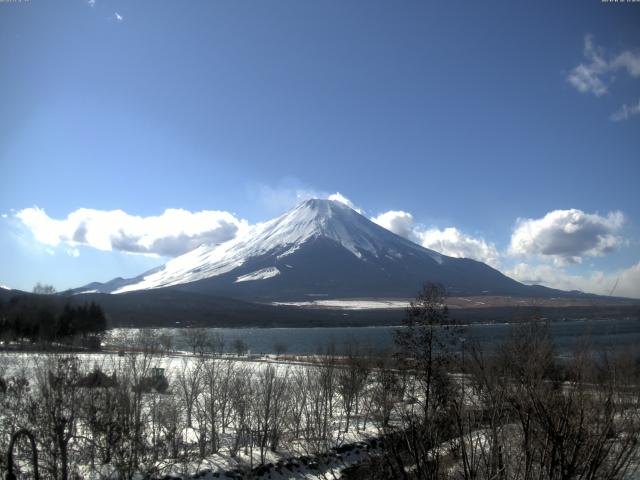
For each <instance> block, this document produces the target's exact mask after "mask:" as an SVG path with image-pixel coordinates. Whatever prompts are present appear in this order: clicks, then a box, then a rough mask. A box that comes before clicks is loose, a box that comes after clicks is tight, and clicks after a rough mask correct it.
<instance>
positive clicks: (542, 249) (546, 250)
mask: <svg viewBox="0 0 640 480" xmlns="http://www.w3.org/2000/svg"><path fill="white" fill-rule="evenodd" d="M623 223H624V215H623V214H622V212H610V213H609V214H607V215H606V216H602V215H598V214H597V213H585V212H583V211H582V210H578V209H571V210H554V211H552V212H549V213H547V214H546V215H545V216H544V217H542V218H538V219H531V218H524V219H523V218H521V219H518V221H517V223H516V227H515V229H514V231H513V234H512V235H511V243H510V245H509V250H508V253H509V254H510V255H513V256H539V257H542V258H544V259H546V260H552V261H554V262H555V263H556V264H557V265H563V264H564V263H567V262H568V263H580V262H581V261H582V257H583V256H592V257H596V256H600V255H603V254H605V253H608V252H610V251H612V250H615V249H616V248H617V247H618V246H620V245H621V244H622V243H623V240H622V238H620V237H619V236H617V235H616V234H617V233H618V231H619V230H620V228H621V227H622V225H623Z"/></svg>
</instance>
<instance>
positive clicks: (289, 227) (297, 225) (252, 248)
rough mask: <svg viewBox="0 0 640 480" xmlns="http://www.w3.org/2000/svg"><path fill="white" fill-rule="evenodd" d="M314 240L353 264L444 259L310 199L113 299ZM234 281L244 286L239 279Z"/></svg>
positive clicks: (281, 254)
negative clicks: (410, 255)
mask: <svg viewBox="0 0 640 480" xmlns="http://www.w3.org/2000/svg"><path fill="white" fill-rule="evenodd" d="M315 238H324V239H328V240H332V241H334V242H336V243H337V244H339V245H341V246H342V247H343V248H345V249H346V250H347V251H349V252H350V253H351V254H353V255H354V256H355V257H357V258H358V259H362V258H363V255H365V254H369V255H372V256H374V257H380V256H382V255H385V256H387V257H389V258H392V257H396V258H398V257H402V254H401V253H400V251H402V250H406V249H407V248H409V249H410V250H414V251H420V252H427V253H428V255H429V256H431V258H433V259H434V260H435V261H436V262H438V263H442V259H443V256H442V255H440V254H439V253H437V252H434V251H432V250H427V249H425V248H422V247H420V246H418V245H416V244H414V243H413V242H410V241H408V240H406V239H404V238H402V237H399V236H397V235H395V234H393V233H391V232H389V231H388V230H386V229H384V228H382V227H379V226H378V225H376V224H374V223H373V222H371V221H370V220H368V219H366V218H365V217H363V216H362V215H360V214H359V213H357V212H356V211H355V210H353V209H351V208H350V207H348V206H346V205H344V204H342V203H339V202H335V201H332V200H319V199H312V200H307V201H305V202H303V203H301V204H300V205H298V206H297V207H295V208H294V209H292V210H290V211H289V212H287V213H285V214H284V215H282V216H280V217H278V218H276V219H274V220H271V221H269V222H266V223H262V224H259V225H256V226H255V227H253V228H252V229H251V230H249V231H248V232H247V233H246V234H244V235H242V236H240V237H238V238H235V239H233V240H230V241H228V242H226V243H223V244H221V245H217V246H214V247H211V246H207V245H202V246H200V247H198V248H196V249H195V250H193V251H191V252H189V253H186V254H184V255H182V256H180V257H177V258H174V259H173V260H170V261H169V262H167V264H166V265H164V267H161V268H160V269H158V270H157V271H155V272H153V273H151V274H149V275H145V276H144V277H143V278H142V279H140V280H139V281H137V282H134V283H131V284H129V285H125V286H122V287H120V288H117V289H116V290H114V291H113V293H124V292H130V291H134V290H142V289H149V288H160V287H168V286H172V285H179V284H184V283H191V282H196V281H199V280H203V279H206V278H211V277H215V276H219V275H222V274H225V273H228V272H230V271H232V270H234V269H236V268H238V267H240V266H242V265H244V264H245V263H246V262H247V261H248V260H249V259H251V258H256V257H260V256H263V255H266V254H268V255H271V256H274V257H275V258H276V259H278V260H282V259H283V258H285V257H287V256H290V255H292V254H293V253H295V252H296V251H297V250H298V249H300V248H301V247H302V246H303V245H305V243H307V242H309V241H310V240H312V239H315ZM394 246H395V248H394ZM276 270H277V269H276ZM270 272H271V274H269V275H267V276H263V277H261V278H271V277H273V276H275V275H277V274H279V273H280V272H279V270H278V273H273V270H270ZM256 273H257V272H256ZM248 279H251V280H257V279H258V278H249V277H247V278H246V279H245V280H248ZM237 281H238V282H240V281H243V280H240V277H239V278H238V280H237Z"/></svg>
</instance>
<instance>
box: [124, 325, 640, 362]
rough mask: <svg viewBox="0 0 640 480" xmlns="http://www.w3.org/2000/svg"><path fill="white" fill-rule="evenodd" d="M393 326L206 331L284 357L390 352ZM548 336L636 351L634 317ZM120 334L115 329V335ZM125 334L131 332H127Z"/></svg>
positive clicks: (493, 338)
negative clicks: (279, 348) (280, 348)
mask: <svg viewBox="0 0 640 480" xmlns="http://www.w3.org/2000/svg"><path fill="white" fill-rule="evenodd" d="M397 328H398V327H333V328H211V329H208V330H209V331H211V332H215V333H219V334H221V335H222V336H223V337H224V339H225V345H226V349H230V348H231V345H232V343H233V342H234V340H236V339H241V340H243V341H244V342H245V343H246V344H247V345H248V346H249V348H250V351H251V353H273V351H274V346H275V345H277V344H282V345H284V346H286V349H287V352H288V353H299V354H308V353H317V352H318V351H319V350H320V349H323V348H325V347H326V346H328V345H330V344H334V345H335V346H336V348H337V350H338V351H340V350H341V349H344V348H345V347H346V346H347V345H349V344H352V343H357V344H358V345H360V346H363V347H365V348H368V347H371V348H375V349H384V348H391V347H392V346H393V332H394V331H395V330H396V329H397ZM460 328H461V332H460V333H459V334H458V333H456V337H461V338H464V339H465V341H466V342H467V344H468V342H471V341H474V340H475V341H477V342H479V343H480V344H481V345H482V346H483V347H485V348H492V347H495V346H497V345H499V344H500V342H502V341H504V340H505V339H506V338H507V336H508V335H509V333H510V332H511V331H512V329H513V326H512V325H510V324H475V325H469V326H464V327H460ZM550 330H551V335H552V338H553V340H554V343H555V346H556V349H557V351H558V353H560V354H566V353H570V352H571V351H572V350H573V348H574V347H575V345H576V344H577V342H578V341H580V340H581V339H582V338H584V337H585V336H588V337H589V341H590V342H591V344H592V345H593V346H594V347H596V348H598V349H635V350H636V351H638V352H640V319H631V318H630V319H616V320H607V319H603V320H570V321H563V322H553V323H551V324H550ZM122 331H123V330H120V329H118V330H116V332H115V333H118V332H122ZM127 331H128V332H131V330H130V329H129V330H127ZM158 331H159V332H160V333H163V334H167V335H170V336H171V337H172V339H173V348H174V349H176V350H188V349H189V347H188V346H187V345H186V343H185V341H184V339H183V338H182V335H181V334H180V332H181V330H180V329H170V328H164V329H158Z"/></svg>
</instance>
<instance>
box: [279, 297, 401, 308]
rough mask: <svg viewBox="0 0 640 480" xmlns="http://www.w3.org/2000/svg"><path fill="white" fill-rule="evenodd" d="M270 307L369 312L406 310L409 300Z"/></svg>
mask: <svg viewBox="0 0 640 480" xmlns="http://www.w3.org/2000/svg"><path fill="white" fill-rule="evenodd" d="M272 305H288V306H293V307H304V308H339V309H343V310H370V309H390V310H397V309H403V308H407V307H408V306H409V300H403V299H384V298H380V299H377V298H370V299H350V300H337V299H336V300H310V301H307V302H274V303H273V304H272Z"/></svg>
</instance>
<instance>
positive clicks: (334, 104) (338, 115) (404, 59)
mask: <svg viewBox="0 0 640 480" xmlns="http://www.w3.org/2000/svg"><path fill="white" fill-rule="evenodd" d="M638 25H640V4H638V3H628V4H608V3H602V2H600V1H599V0H589V1H574V2H572V1H568V2H553V1H548V2H507V1H503V2H493V1H485V2H424V1H406V2H390V1H377V0H366V1H353V2H344V1H341V0H336V1H323V2H307V1H299V0H295V1H294V0H291V1H287V0H282V1H277V2H274V1H261V2H249V1H237V0H233V1H232V0H230V1H195V0H193V1H188V2H169V1H157V0H156V1H135V2H125V1H117V0H113V1H111V0H95V2H87V1H85V0H77V1H76V0H73V1H64V2H48V1H47V2H46V1H44V0H31V1H30V2H20V3H6V2H5V3H0V69H1V70H0V106H1V107H0V214H2V215H3V216H2V217H0V283H1V284H5V285H9V286H11V287H14V288H23V289H30V288H31V287H32V286H33V285H34V284H35V283H36V282H38V281H40V282H46V283H51V284H53V285H55V286H56V287H57V288H58V289H64V288H68V287H74V286H78V285H81V284H84V283H87V282H89V281H93V280H102V281H104V280H108V279H110V278H113V277H115V276H131V275H137V274H138V273H140V272H142V271H144V270H145V269H148V268H151V267H153V266H155V265H157V264H159V263H163V261H165V260H166V259H167V258H169V257H170V256H173V255H176V254H179V253H180V252H182V251H184V250H186V249H188V248H189V247H190V246H191V245H193V244H194V243H197V242H198V241H200V240H201V239H203V238H204V239H208V240H211V241H220V240H224V239H226V238H229V237H230V236H233V235H234V234H239V233H241V232H242V231H243V230H244V229H245V228H250V225H251V224H253V223H255V222H258V221H263V220H267V219H269V218H271V217H273V216H274V215H277V214H279V213H281V212H282V211H284V210H286V209H287V208H288V207H290V206H292V205H293V204H295V203H296V201H297V200H299V199H300V198H305V197H308V196H328V195H330V194H334V193H336V192H340V193H341V194H342V195H343V196H344V197H346V198H348V199H349V200H350V201H351V202H353V203H354V204H355V205H356V206H357V207H359V208H360V209H362V211H363V212H364V213H365V214H366V215H367V216H369V217H371V218H376V219H377V220H378V221H379V223H381V224H383V225H385V226H387V227H388V228H391V229H392V230H394V231H396V232H397V233H401V234H403V235H406V236H409V237H410V238H412V239H414V240H415V241H417V242H419V243H422V244H424V245H425V246H428V247H430V248H435V249H439V250H441V251H443V252H444V253H448V254H453V255H468V256H473V257H475V258H478V259H481V260H483V261H488V262H489V263H491V264H493V265H494V266H496V267H498V268H500V269H501V270H502V271H505V272H507V273H509V274H510V275H513V276H515V277H516V278H518V279H520V280H525V281H534V280H535V281H539V282H541V283H546V284H548V285H553V286H559V287H561V288H580V289H584V290H589V291H597V292H599V293H605V292H608V291H609V290H610V288H612V287H613V285H615V282H616V280H617V281H618V283H619V284H620V285H619V286H618V287H616V288H617V289H618V290H616V293H620V294H626V295H633V296H638V297H640V287H639V286H638V284H640V244H639V241H640V201H639V200H640V198H639V197H640V195H639V194H638V186H637V183H638V178H639V174H640V157H639V155H638V152H639V150H640V148H639V147H640V134H639V133H640V28H638ZM36 207H37V210H36ZM80 209H88V210H80ZM166 209H181V210H180V212H178V213H176V212H174V215H173V217H171V215H169V216H167V215H165V214H164V212H165V210H166ZM114 210H121V211H122V213H121V214H111V215H109V214H107V213H106V212H111V211H114ZM196 212H204V213H203V214H202V215H196ZM207 212H209V213H207ZM389 212H391V213H389ZM385 214H386V216H382V215H385ZM149 217H151V218H149ZM56 221H58V222H56ZM79 225H84V226H85V227H84V229H85V230H86V229H87V226H89V227H90V228H89V231H88V233H87V234H86V235H75V233H76V232H77V230H78V227H79ZM172 228H177V229H178V231H173V230H172ZM150 231H152V232H153V233H149V232H150ZM83 232H84V230H83ZM167 238H168V239H169V240H167ZM181 241H183V242H182V243H180V242H181ZM167 245H169V246H170V247H167Z"/></svg>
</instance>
